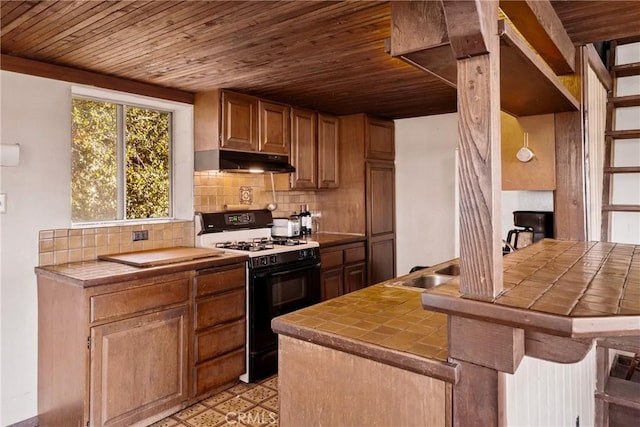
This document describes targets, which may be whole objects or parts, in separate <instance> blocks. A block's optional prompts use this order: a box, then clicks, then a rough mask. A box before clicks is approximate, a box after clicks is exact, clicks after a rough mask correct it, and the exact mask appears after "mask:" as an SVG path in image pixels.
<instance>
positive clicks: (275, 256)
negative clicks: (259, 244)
mask: <svg viewBox="0 0 640 427" xmlns="http://www.w3.org/2000/svg"><path fill="white" fill-rule="evenodd" d="M277 263H278V256H277V255H271V264H277Z"/></svg>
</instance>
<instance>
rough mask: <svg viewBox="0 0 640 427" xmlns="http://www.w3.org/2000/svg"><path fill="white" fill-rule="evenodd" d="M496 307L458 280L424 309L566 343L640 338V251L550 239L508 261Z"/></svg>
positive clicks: (436, 292) (426, 300) (432, 295)
mask: <svg viewBox="0 0 640 427" xmlns="http://www.w3.org/2000/svg"><path fill="white" fill-rule="evenodd" d="M503 268H504V277H503V280H504V290H503V292H502V293H501V294H500V295H499V296H498V297H496V298H495V299H493V300H492V301H480V300H477V299H473V298H472V297H467V296H464V295H461V294H460V288H459V286H460V282H459V278H455V279H454V280H451V281H450V282H448V283H445V284H444V285H442V286H438V287H437V288H433V289H432V290H429V291H427V292H425V293H424V294H422V302H423V307H424V308H425V309H426V310H433V311H438V312H442V313H446V314H451V315H460V316H464V317H473V318H476V319H479V320H485V321H488V322H493V323H499V324H504V325H508V326H515V327H520V328H523V329H530V330H537V331H540V332H545V333H549V334H551V335H557V336H566V337H575V338H577V337H603V336H620V335H640V245H630V244H620V243H607V242H575V241H560V240H553V239H545V240H542V241H540V242H538V243H536V244H533V245H531V246H527V247H526V248H523V249H520V250H518V251H516V252H514V253H513V254H510V255H508V256H506V257H504V265H503Z"/></svg>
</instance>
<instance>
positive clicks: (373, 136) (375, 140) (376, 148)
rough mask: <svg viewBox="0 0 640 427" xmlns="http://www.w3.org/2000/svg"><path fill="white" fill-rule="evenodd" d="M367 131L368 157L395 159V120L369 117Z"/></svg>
mask: <svg viewBox="0 0 640 427" xmlns="http://www.w3.org/2000/svg"><path fill="white" fill-rule="evenodd" d="M365 132H366V133H365V150H366V157H367V159H378V160H393V159H394V158H395V152H396V149H395V143H394V141H395V135H394V132H395V130H394V126H393V122H390V121H387V120H379V119H374V118H371V117H368V118H367V126H366V128H365Z"/></svg>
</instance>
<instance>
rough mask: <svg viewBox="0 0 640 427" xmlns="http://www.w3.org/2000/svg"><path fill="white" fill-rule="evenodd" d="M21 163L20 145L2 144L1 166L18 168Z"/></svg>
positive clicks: (0, 146)
mask: <svg viewBox="0 0 640 427" xmlns="http://www.w3.org/2000/svg"><path fill="white" fill-rule="evenodd" d="M18 163H20V145H18V144H0V166H18Z"/></svg>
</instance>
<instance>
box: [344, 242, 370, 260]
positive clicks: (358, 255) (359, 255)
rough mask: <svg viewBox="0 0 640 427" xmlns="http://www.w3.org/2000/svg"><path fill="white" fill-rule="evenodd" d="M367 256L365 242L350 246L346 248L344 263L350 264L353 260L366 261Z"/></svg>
mask: <svg viewBox="0 0 640 427" xmlns="http://www.w3.org/2000/svg"><path fill="white" fill-rule="evenodd" d="M365 258H366V255H365V250H364V243H362V244H361V245H359V246H356V247H353V248H348V249H345V250H344V263H345V264H349V263H352V262H358V261H364V260H365Z"/></svg>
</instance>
